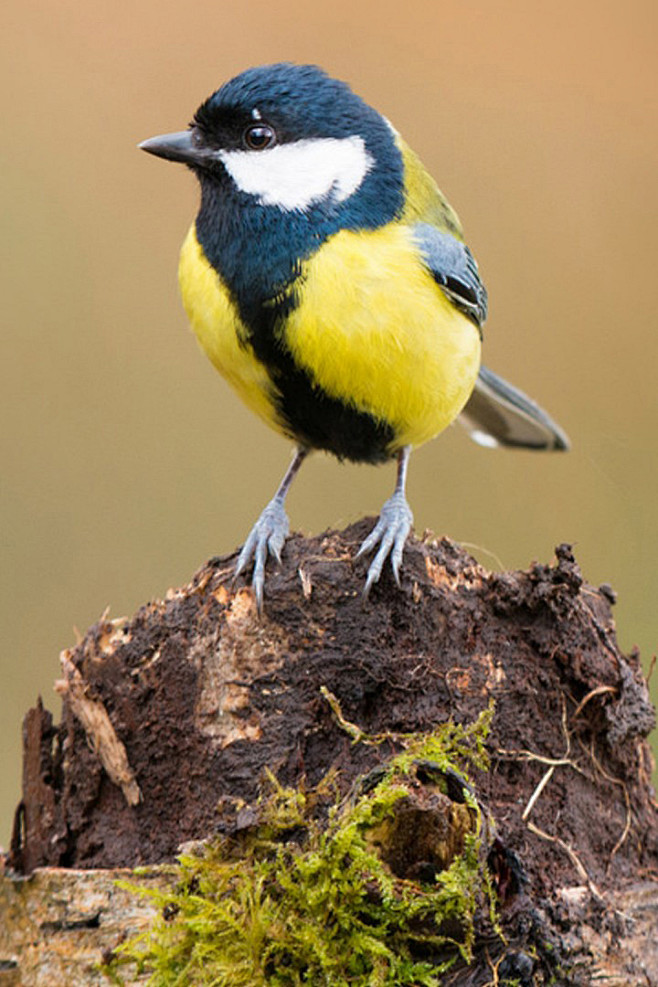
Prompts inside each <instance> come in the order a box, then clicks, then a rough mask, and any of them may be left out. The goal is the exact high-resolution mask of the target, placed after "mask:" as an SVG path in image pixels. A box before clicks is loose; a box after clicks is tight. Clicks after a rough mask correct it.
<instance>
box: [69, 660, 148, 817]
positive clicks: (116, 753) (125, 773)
mask: <svg viewBox="0 0 658 987" xmlns="http://www.w3.org/2000/svg"><path fill="white" fill-rule="evenodd" d="M61 664H62V672H63V673H64V678H63V679H60V680H59V681H58V682H55V692H58V693H59V694H60V696H61V697H62V699H63V700H64V701H65V702H66V703H67V705H68V707H69V708H70V710H71V712H72V713H73V715H74V716H75V717H76V719H78V720H79V721H80V725H81V726H82V729H83V730H84V732H85V734H86V736H87V740H88V742H89V745H90V747H91V749H92V751H94V753H95V754H97V755H98V759H99V761H100V762H101V764H102V765H103V768H104V769H105V772H106V774H107V776H108V778H109V779H110V781H112V782H114V784H115V785H118V786H119V788H120V789H121V791H122V792H123V795H124V798H125V800H126V802H127V803H128V805H137V803H138V802H139V801H140V799H141V797H142V794H141V792H140V790H139V785H138V784H137V782H136V781H135V775H134V774H133V772H132V770H131V768H130V765H129V764H128V755H127V754H126V748H125V747H124V745H123V744H122V743H121V741H120V740H119V738H118V737H117V735H116V732H115V730H114V727H113V726H112V721H111V720H110V717H109V716H108V715H107V710H106V709H105V707H104V706H103V704H102V703H101V702H99V701H98V700H97V699H90V698H89V696H88V695H87V690H86V687H85V682H84V679H83V678H82V675H80V672H79V671H78V669H77V668H76V667H75V665H74V664H73V662H72V661H71V659H70V658H69V655H68V652H66V651H64V652H63V653H62V656H61Z"/></svg>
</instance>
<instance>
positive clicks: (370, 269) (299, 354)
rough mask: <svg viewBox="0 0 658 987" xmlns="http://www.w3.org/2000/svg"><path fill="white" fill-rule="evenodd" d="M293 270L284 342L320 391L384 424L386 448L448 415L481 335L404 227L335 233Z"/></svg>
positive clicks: (465, 385) (431, 432)
mask: <svg viewBox="0 0 658 987" xmlns="http://www.w3.org/2000/svg"><path fill="white" fill-rule="evenodd" d="M302 277H303V288H302V290H301V293H300V294H301V301H300V304H299V305H298V307H297V308H296V309H295V310H294V311H293V312H292V313H291V315H290V317H289V319H288V321H287V323H286V331H285V340H286V343H287V345H288V347H289V349H290V350H291V352H292V354H293V356H294V357H295V361H296V362H297V363H298V365H299V366H301V367H303V368H304V369H306V370H307V372H308V373H309V374H310V375H311V376H312V378H313V380H314V381H315V382H316V384H317V385H318V386H319V387H320V388H322V390H324V391H325V392H326V393H327V394H329V395H330V396H331V397H334V398H338V399H342V400H344V401H345V402H347V403H349V404H351V405H353V406H354V407H356V408H358V409H359V410H361V411H367V412H370V413H371V414H373V415H374V416H375V417H377V418H380V419H383V420H384V421H386V422H388V423H389V424H390V425H392V426H393V429H394V431H395V435H396V439H395V442H394V445H393V447H392V451H395V449H397V448H400V447H401V446H403V445H408V444H411V445H420V444H421V443H423V442H426V441H427V440H428V439H430V438H432V437H433V436H435V435H437V434H438V433H439V432H440V431H441V430H442V429H444V428H445V427H446V426H447V425H449V424H450V422H451V421H453V420H454V419H455V418H456V417H457V415H458V414H459V412H460V411H461V410H462V408H463V407H464V405H465V404H466V401H467V400H468V398H469V396H470V394H471V391H472V389H473V386H474V384H475V379H476V377H477V373H478V369H479V365H480V336H479V333H478V330H477V329H476V327H475V326H474V325H473V323H472V322H471V321H470V320H469V319H467V318H466V317H465V316H464V315H462V314H461V313H460V312H459V311H458V310H457V309H456V308H455V307H454V305H452V304H451V302H449V301H448V299H447V298H446V296H445V295H444V294H443V292H442V291H441V290H440V288H439V287H438V285H437V284H436V282H435V281H434V279H433V278H432V276H431V274H430V273H429V271H428V270H427V269H426V268H425V267H424V266H423V265H422V264H421V263H420V262H419V258H418V253H417V250H416V248H415V245H414V243H413V240H412V237H411V232H410V230H409V228H408V227H407V226H405V225H403V224H392V225H390V226H387V227H385V228H383V229H381V230H376V231H372V232H348V231H341V232H340V233H337V234H336V235H335V236H333V237H331V238H330V239H329V240H328V241H327V242H326V243H325V244H324V245H323V247H322V248H321V249H320V250H319V251H318V253H317V254H315V255H314V257H312V258H311V260H309V261H308V262H307V263H306V264H305V265H304V267H303V274H302Z"/></svg>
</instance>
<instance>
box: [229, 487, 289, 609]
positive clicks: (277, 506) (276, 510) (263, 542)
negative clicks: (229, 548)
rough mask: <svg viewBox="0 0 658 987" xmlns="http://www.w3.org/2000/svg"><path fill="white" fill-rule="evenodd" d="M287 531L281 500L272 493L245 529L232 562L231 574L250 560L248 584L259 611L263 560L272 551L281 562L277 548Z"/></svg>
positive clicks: (263, 581)
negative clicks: (250, 586) (254, 522)
mask: <svg viewBox="0 0 658 987" xmlns="http://www.w3.org/2000/svg"><path fill="white" fill-rule="evenodd" d="M289 533H290V522H289V521H288V515H287V514H286V512H285V508H284V506H283V502H282V501H281V500H277V499H276V497H275V498H274V499H273V500H271V501H270V502H269V504H268V505H267V507H266V508H265V510H264V511H263V513H262V514H261V516H260V517H259V518H258V520H257V521H256V524H255V525H254V526H253V528H252V529H251V531H250V532H249V536H248V538H247V540H246V542H245V543H244V545H243V547H242V551H241V552H240V555H239V556H238V561H237V564H236V566H235V576H239V575H240V573H241V572H243V571H244V570H245V569H246V568H247V566H248V565H249V563H250V562H251V561H252V559H253V562H254V571H253V576H252V580H251V583H252V586H253V589H254V595H255V597H256V605H257V606H258V610H259V612H260V611H261V610H262V609H263V590H264V587H265V563H266V562H267V556H268V554H269V555H272V556H273V557H274V558H275V559H276V561H277V562H278V563H280V562H281V551H282V549H283V546H284V544H285V540H286V538H287V537H288V535H289Z"/></svg>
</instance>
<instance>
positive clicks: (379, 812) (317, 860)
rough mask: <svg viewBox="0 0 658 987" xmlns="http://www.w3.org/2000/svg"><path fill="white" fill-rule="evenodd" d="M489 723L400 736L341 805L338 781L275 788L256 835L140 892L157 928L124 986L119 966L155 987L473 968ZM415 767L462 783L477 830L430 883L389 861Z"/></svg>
mask: <svg viewBox="0 0 658 987" xmlns="http://www.w3.org/2000/svg"><path fill="white" fill-rule="evenodd" d="M331 698H332V699H333V697H331ZM334 702H335V700H334ZM332 708H334V712H335V713H337V714H339V713H340V711H339V709H336V708H335V707H332ZM491 715H492V711H491V710H488V711H487V712H485V713H483V714H482V715H481V716H480V717H479V719H478V720H477V722H476V723H475V724H473V725H471V726H469V727H462V726H459V725H456V724H452V723H450V724H447V725H445V726H443V727H439V728H437V729H436V730H434V731H433V732H431V733H429V734H423V735H408V736H405V737H400V736H396V737H395V738H394V739H395V740H396V741H397V742H398V743H400V742H401V743H402V745H403V750H402V752H401V753H400V754H398V755H396V756H394V757H392V758H391V759H390V760H388V761H386V762H385V763H383V764H382V765H381V766H380V768H379V769H377V772H376V773H375V775H374V776H367V778H366V779H365V780H362V782H361V784H360V785H359V786H358V787H357V789H356V790H354V791H352V792H351V793H350V794H349V795H348V796H347V798H344V799H342V800H341V799H339V797H338V795H337V793H336V791H335V785H334V784H333V779H332V778H331V777H328V778H327V779H325V781H324V782H323V783H322V784H321V785H320V786H318V787H317V788H315V789H311V790H304V789H298V790H295V789H291V788H285V787H283V786H281V785H279V784H278V782H277V781H276V780H275V779H274V778H273V777H270V778H269V781H268V785H267V791H266V792H264V793H263V795H262V796H261V798H260V800H259V803H258V806H257V810H256V812H255V813H252V817H253V824H252V823H251V822H250V824H249V825H248V826H247V827H246V828H244V829H242V830H239V831H237V832H234V834H233V835H232V836H231V837H223V838H219V839H218V840H217V841H216V842H214V843H212V844H209V845H208V846H206V847H204V849H203V851H202V852H201V854H200V855H199V856H193V855H187V856H183V857H181V858H180V861H179V868H180V874H179V880H178V881H177V883H176V886H175V887H174V888H173V889H172V890H171V891H170V892H167V893H162V892H153V891H148V892H144V891H142V893H148V894H151V895H152V896H153V897H154V899H155V901H156V903H157V905H158V907H159V918H158V920H157V921H156V922H155V924H154V926H153V928H152V929H151V930H149V932H148V933H147V934H145V935H142V936H140V937H138V938H135V939H134V940H132V941H131V942H129V943H127V944H124V945H123V946H122V947H120V949H119V950H118V951H117V953H118V955H117V957H116V958H115V959H114V960H113V962H112V964H111V966H110V968H109V969H108V970H107V972H108V973H109V974H110V975H112V976H113V978H114V979H115V980H116V981H117V982H121V976H120V974H121V969H122V967H123V965H124V964H126V963H137V967H138V972H141V973H142V974H143V975H144V976H147V982H148V984H149V985H151V987H177V985H180V987H183V985H192V987H196V985H208V987H210V985H213V987H261V985H262V987H296V985H303V984H312V985H314V987H322V985H327V987H343V985H346V987H347V985H350V987H351V985H362V987H366V985H367V987H378V985H382V987H383V985H396V987H403V985H415V987H421V985H438V984H441V982H442V975H443V974H444V973H445V972H446V971H447V970H448V969H449V968H450V967H451V966H452V965H453V964H454V963H455V961H457V960H459V959H461V960H462V961H464V962H469V961H470V959H471V956H472V949H473V943H474V938H475V924H474V923H475V915H476V910H477V909H478V908H481V907H482V906H483V905H484V906H485V907H488V908H489V912H490V914H491V915H493V904H492V902H493V894H492V891H491V887H490V883H489V877H488V871H487V869H486V866H485V865H484V856H485V853H484V852H483V846H482V843H483V838H482V831H483V825H482V823H483V820H482V814H481V811H480V809H479V807H478V805H477V802H476V800H475V797H474V796H473V794H472V789H471V788H470V784H469V781H468V770H469V768H470V767H471V766H477V767H479V768H482V767H484V766H485V764H486V754H485V738H486V734H487V731H488V728H489V723H490V720H491ZM340 716H341V717H342V714H340ZM343 724H344V725H347V726H351V725H348V724H346V721H343ZM380 739H383V738H372V737H367V736H366V735H365V734H363V733H362V732H360V731H359V732H358V736H356V735H354V741H355V742H366V743H367V742H370V743H377V742H378V741H379V740H380ZM390 739H391V738H390V737H389V740H390ZM419 765H421V766H422V771H423V777H428V776H429V775H431V776H432V783H435V785H437V786H438V787H439V789H440V788H441V787H444V788H448V787H449V785H450V782H451V779H452V782H453V783H454V779H455V778H456V779H458V781H459V784H460V786H461V791H462V793H463V798H462V803H463V806H466V807H467V809H468V814H469V819H470V820H471V824H470V825H469V826H467V827H466V828H465V833H464V835H463V839H462V842H461V847H462V849H461V852H459V853H458V854H457V855H456V856H454V859H452V861H451V862H450V863H449V865H448V866H446V867H445V868H444V869H441V870H439V871H438V872H436V873H433V874H432V876H431V878H430V879H429V880H425V881H421V880H409V879H405V878H401V877H399V876H396V874H395V873H394V872H393V870H392V869H391V868H390V867H389V866H388V864H387V863H386V862H385V861H384V859H383V855H382V853H381V842H382V837H381V833H382V832H383V831H385V830H386V825H387V823H388V822H390V820H392V819H394V818H395V813H396V806H399V805H400V804H401V801H400V800H402V799H405V798H408V797H409V792H410V787H411V788H413V787H414V786H415V788H418V781H417V776H418V770H419ZM412 780H413V784H411V781H412ZM463 806H462V808H463ZM373 834H379V836H378V837H373Z"/></svg>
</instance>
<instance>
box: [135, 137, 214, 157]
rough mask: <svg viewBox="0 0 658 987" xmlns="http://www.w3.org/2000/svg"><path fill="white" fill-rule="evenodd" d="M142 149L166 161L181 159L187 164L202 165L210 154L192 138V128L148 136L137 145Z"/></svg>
mask: <svg viewBox="0 0 658 987" xmlns="http://www.w3.org/2000/svg"><path fill="white" fill-rule="evenodd" d="M139 147H141V149H142V151H147V152H148V153H149V154H155V155H156V157H158V158H165V159H166V160H167V161H182V162H183V163H184V164H188V165H203V164H205V163H206V162H207V161H208V157H209V156H210V155H211V154H212V152H211V151H209V150H208V148H204V147H201V146H199V145H198V144H197V143H196V142H195V140H194V131H193V130H181V131H179V132H178V133H176V134H161V135H160V136H159V137H149V139H148V140H145V141H142V143H141V144H140V145H139Z"/></svg>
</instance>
